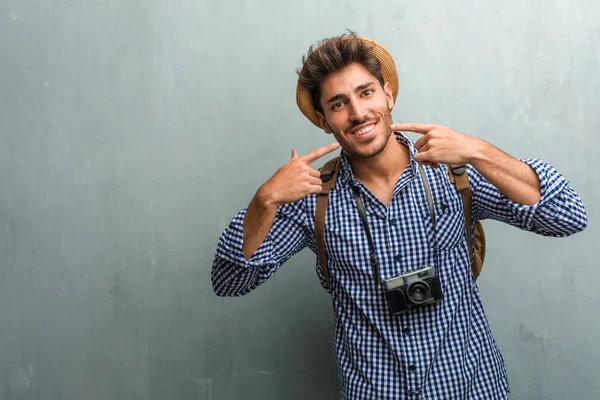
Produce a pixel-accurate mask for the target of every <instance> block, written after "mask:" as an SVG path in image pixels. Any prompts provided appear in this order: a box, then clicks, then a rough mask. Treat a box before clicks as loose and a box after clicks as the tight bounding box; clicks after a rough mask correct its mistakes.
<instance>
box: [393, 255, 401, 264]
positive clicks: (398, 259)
mask: <svg viewBox="0 0 600 400" xmlns="http://www.w3.org/2000/svg"><path fill="white" fill-rule="evenodd" d="M394 260H396V261H397V262H400V260H401V258H400V254H396V255H395V256H394Z"/></svg>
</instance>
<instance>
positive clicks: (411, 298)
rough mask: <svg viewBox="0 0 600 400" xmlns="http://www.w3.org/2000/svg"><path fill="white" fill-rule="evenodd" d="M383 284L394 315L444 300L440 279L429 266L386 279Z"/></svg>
mask: <svg viewBox="0 0 600 400" xmlns="http://www.w3.org/2000/svg"><path fill="white" fill-rule="evenodd" d="M384 284H385V296H386V298H387V300H388V303H389V305H390V308H391V309H392V312H393V313H394V314H402V313H404V312H406V311H408V310H411V309H413V308H416V307H421V306H424V305H427V304H433V303H437V302H438V301H442V300H444V294H443V293H442V285H441V283H440V277H439V276H438V275H437V273H436V271H435V269H434V268H433V267H431V266H426V267H423V268H420V269H418V270H415V271H411V272H408V273H406V274H404V275H399V276H396V277H393V278H390V279H387V280H385V281H384Z"/></svg>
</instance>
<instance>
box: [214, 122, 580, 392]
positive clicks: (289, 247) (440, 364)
mask: <svg viewBox="0 0 600 400" xmlns="http://www.w3.org/2000/svg"><path fill="white" fill-rule="evenodd" d="M396 139H397V140H398V141H399V142H400V143H401V144H404V145H406V146H407V147H408V148H409V149H410V154H411V162H410V163H409V165H408V167H407V168H406V170H405V171H404V172H403V174H402V175H401V176H400V178H399V179H398V182H397V183H396V185H395V187H394V191H393V196H392V200H391V202H390V204H389V206H388V207H386V206H385V205H384V204H383V203H382V202H381V201H379V200H378V199H377V198H376V197H375V196H374V195H373V194H372V193H371V192H370V191H369V190H368V189H367V188H366V187H365V186H364V185H362V184H361V183H360V182H359V181H358V180H356V179H355V178H354V177H353V174H352V170H351V167H350V164H349V163H348V160H347V158H346V157H345V155H344V153H343V152H342V154H341V156H340V162H341V166H340V173H339V175H338V179H337V182H336V186H335V189H334V190H332V191H331V193H330V199H329V204H328V207H327V213H326V222H325V248H326V252H327V255H328V257H327V263H328V267H329V271H330V274H331V289H330V293H331V296H332V298H333V305H334V310H335V335H334V352H335V355H336V358H337V363H338V376H339V382H340V397H341V398H342V399H353V400H354V399H486V400H491V399H505V398H506V397H507V392H508V391H509V386H508V382H507V377H506V371H505V368H504V361H503V358H502V355H501V354H500V351H499V349H498V347H497V345H496V342H495V340H494V337H493V335H492V332H491V331H490V328H489V326H488V323H487V320H486V317H485V314H484V310H483V305H482V302H481V299H480V297H479V293H478V290H477V285H476V284H475V281H474V279H473V275H472V273H471V268H470V256H469V251H468V245H467V236H466V230H465V225H464V214H463V205H462V201H461V197H460V194H459V193H458V192H457V191H456V188H455V187H454V186H453V185H452V184H451V183H450V181H449V179H448V172H447V169H446V166H441V167H440V168H439V169H434V168H429V167H425V171H426V174H427V178H428V181H429V184H430V186H431V192H432V194H433V198H434V207H435V213H436V232H437V248H438V250H437V258H436V256H435V253H436V251H435V243H436V241H435V240H434V239H435V238H434V231H433V226H432V220H431V216H430V211H429V207H428V205H427V201H426V196H425V191H424V186H423V182H422V180H421V179H419V175H418V170H417V166H416V163H415V162H414V155H415V154H416V150H415V148H414V143H413V142H412V140H410V139H409V138H408V137H406V136H404V135H403V134H400V133H396ZM523 161H525V162H526V163H527V164H529V165H530V166H531V167H532V168H533V169H534V170H535V171H536V172H537V174H538V176H539V179H540V184H541V199H540V201H539V202H538V203H537V204H535V205H532V206H524V205H520V204H516V203H514V202H512V201H510V200H509V199H507V198H506V197H505V196H503V195H502V194H501V193H500V192H499V191H498V190H497V189H496V188H495V187H493V186H492V185H491V184H490V183H489V182H487V181H486V179H484V178H483V177H482V176H481V175H480V174H479V173H478V172H477V171H476V170H475V169H473V168H472V167H470V166H468V168H467V172H468V175H469V179H470V183H471V189H472V195H473V200H472V210H473V212H472V216H473V220H474V221H477V220H483V219H486V218H493V219H496V220H499V221H503V222H506V223H508V224H511V225H514V226H517V227H519V228H521V229H524V230H528V231H532V232H535V233H538V234H541V235H546V236H555V237H558V236H567V235H570V234H573V233H575V232H578V231H580V230H582V229H584V228H585V226H586V224H587V217H586V212H585V209H584V206H583V204H582V203H581V200H580V199H579V196H578V195H577V193H575V191H574V190H573V189H572V188H571V187H570V186H569V185H568V182H567V180H566V179H565V178H564V177H563V176H562V175H561V174H559V173H558V172H557V171H556V170H555V169H554V168H552V167H551V166H550V165H548V164H547V163H545V162H543V161H540V160H533V159H527V160H523ZM350 185H353V186H356V187H358V188H359V189H360V191H359V192H360V196H361V198H362V200H363V203H364V205H365V209H366V212H367V217H368V222H369V225H370V228H371V233H372V236H373V241H374V244H375V252H376V256H377V261H378V264H379V268H380V273H381V278H382V279H389V278H391V277H394V276H397V275H399V274H404V273H407V272H409V271H412V270H415V269H418V268H420V267H423V266H425V265H433V266H434V267H435V268H436V270H437V272H438V273H439V276H440V280H441V285H442V290H443V293H444V300H443V301H442V302H439V303H436V304H434V305H429V306H425V307H422V308H417V309H414V310H411V311H409V312H407V313H405V314H401V315H394V314H392V313H391V312H390V307H389V305H388V303H387V300H386V298H385V296H384V291H383V288H382V285H379V288H376V287H375V284H374V281H373V269H372V267H371V265H370V263H369V246H368V242H367V238H366V236H365V232H364V230H363V226H362V222H361V218H360V215H359V213H358V210H357V205H356V200H355V198H354V195H353V192H352V188H351V187H350ZM315 206H316V195H310V196H308V197H305V198H303V199H301V200H298V201H296V202H294V203H291V204H287V205H285V206H281V207H279V209H278V211H277V216H276V218H275V221H274V223H273V225H272V227H271V230H270V232H269V234H268V236H267V238H266V239H265V241H264V242H263V244H262V245H261V246H260V247H259V249H258V250H257V251H256V253H255V254H254V255H253V256H252V257H251V258H250V259H249V260H246V259H245V258H244V255H243V253H242V239H243V236H242V223H243V220H244V215H245V211H246V210H242V211H241V212H240V213H238V214H237V215H236V216H235V217H234V218H233V220H232V222H231V223H230V225H229V226H228V227H227V228H226V230H225V232H224V233H223V234H222V236H221V238H220V240H219V243H218V246H217V252H216V256H215V259H214V264H213V270H212V282H213V287H214V290H215V292H216V293H217V294H218V295H222V296H241V295H244V294H247V293H248V292H250V291H251V290H253V289H255V288H256V287H257V286H259V285H260V284H262V283H263V282H265V281H266V280H267V279H268V278H269V277H270V276H271V275H273V274H274V273H275V272H276V271H277V270H278V269H279V267H281V265H282V264H283V263H285V262H286V261H287V260H288V259H289V258H290V257H292V256H293V255H294V254H295V253H297V252H298V251H300V250H302V249H303V248H305V247H306V246H308V247H309V248H310V249H311V250H312V251H313V252H314V253H315V254H317V247H316V245H315V235H314V215H315ZM473 225H474V224H473ZM436 260H437V263H436ZM316 272H317V274H318V276H319V278H320V280H321V284H322V285H323V286H324V287H326V285H325V281H324V279H323V275H322V272H321V270H320V268H319V264H318V262H317V263H316Z"/></svg>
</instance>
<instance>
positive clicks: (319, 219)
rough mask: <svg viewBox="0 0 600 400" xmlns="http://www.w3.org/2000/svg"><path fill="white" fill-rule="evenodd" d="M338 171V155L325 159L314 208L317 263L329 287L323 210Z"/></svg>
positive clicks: (325, 207)
mask: <svg viewBox="0 0 600 400" xmlns="http://www.w3.org/2000/svg"><path fill="white" fill-rule="evenodd" d="M338 171H339V162H338V157H335V158H332V159H331V160H329V161H327V162H326V163H325V165H323V167H322V168H321V181H322V182H323V185H322V189H321V193H319V194H318V197H317V206H316V210H315V241H316V244H317V250H318V254H319V264H320V266H321V272H323V277H324V278H325V282H326V283H327V287H328V288H330V287H331V284H330V280H329V270H328V269H327V254H326V253H325V211H326V210H327V203H329V191H330V190H331V189H333V188H334V186H335V181H336V180H337V175H338Z"/></svg>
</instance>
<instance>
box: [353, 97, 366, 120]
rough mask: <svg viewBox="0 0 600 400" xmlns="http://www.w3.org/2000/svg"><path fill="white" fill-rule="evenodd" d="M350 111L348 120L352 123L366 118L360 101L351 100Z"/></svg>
mask: <svg viewBox="0 0 600 400" xmlns="http://www.w3.org/2000/svg"><path fill="white" fill-rule="evenodd" d="M349 106H350V107H349V109H350V120H351V121H352V122H360V121H363V120H364V119H365V118H366V116H367V115H366V114H365V111H364V109H363V107H361V104H360V101H357V100H351V101H350V104H349Z"/></svg>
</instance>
